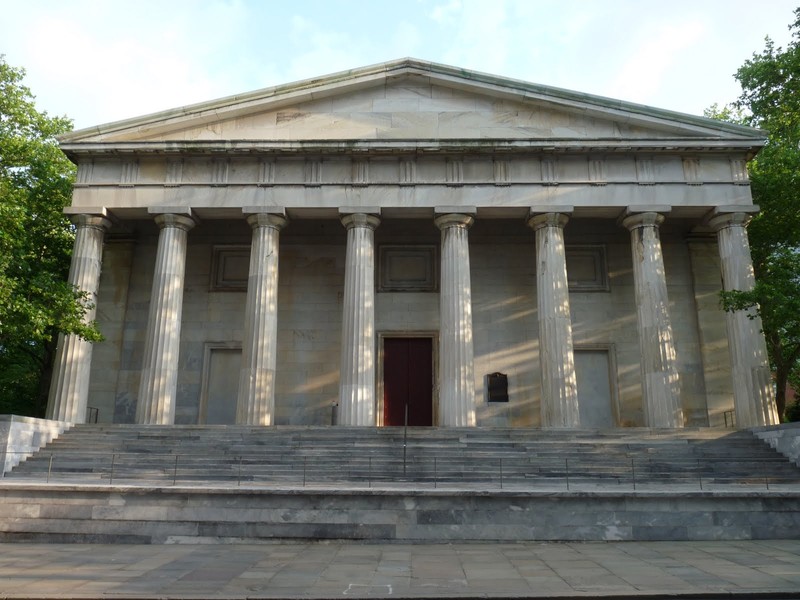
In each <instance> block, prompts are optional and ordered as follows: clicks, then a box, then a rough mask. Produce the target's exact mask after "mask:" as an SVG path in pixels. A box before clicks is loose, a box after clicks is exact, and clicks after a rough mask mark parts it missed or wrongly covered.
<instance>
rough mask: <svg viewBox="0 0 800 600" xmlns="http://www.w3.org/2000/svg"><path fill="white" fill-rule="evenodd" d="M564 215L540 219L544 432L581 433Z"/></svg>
mask: <svg viewBox="0 0 800 600" xmlns="http://www.w3.org/2000/svg"><path fill="white" fill-rule="evenodd" d="M568 220H569V215H568V214H566V213H564V212H549V213H542V214H534V215H532V216H531V218H530V219H529V220H528V225H530V226H531V227H532V228H533V230H534V231H535V232H536V298H537V303H538V309H539V310H538V313H539V363H540V365H541V370H542V405H541V407H542V408H541V410H542V426H543V427H579V426H580V411H579V408H578V384H577V381H576V379H575V358H574V356H573V352H572V321H571V319H570V312H569V287H568V284H567V257H566V253H565V251H564V226H565V225H566V224H567V221H568Z"/></svg>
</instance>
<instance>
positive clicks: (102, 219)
mask: <svg viewBox="0 0 800 600" xmlns="http://www.w3.org/2000/svg"><path fill="white" fill-rule="evenodd" d="M69 220H70V221H72V223H73V224H74V225H75V226H76V227H91V228H93V229H99V230H100V231H102V232H104V233H105V232H106V231H108V230H109V229H111V219H109V218H108V217H106V216H105V215H104V214H88V213H82V214H72V215H70V217H69Z"/></svg>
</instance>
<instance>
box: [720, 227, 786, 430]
mask: <svg viewBox="0 0 800 600" xmlns="http://www.w3.org/2000/svg"><path fill="white" fill-rule="evenodd" d="M749 221H750V215H749V214H747V213H746V212H721V211H719V212H718V213H717V214H716V215H715V216H713V217H712V218H711V219H710V220H709V225H711V227H712V228H713V229H714V230H715V231H716V232H717V243H718V245H719V254H720V259H721V267H722V286H723V288H724V289H725V291H731V290H741V291H745V292H746V291H750V290H752V289H753V286H754V285H755V276H754V274H753V262H752V259H751V257H750V243H749V241H748V239H747V230H746V229H745V227H746V226H747V223H748V222H749ZM725 320H726V323H727V326H728V347H729V349H730V355H731V370H732V373H733V400H734V408H735V410H736V425H737V427H740V428H745V427H757V426H760V425H774V424H777V423H778V422H779V419H778V411H777V408H776V406H775V396H774V392H773V389H772V374H771V372H770V368H769V360H768V357H767V346H766V342H765V340H764V334H763V333H762V332H761V328H762V325H761V318H760V317H759V316H758V315H756V314H755V312H754V311H753V310H749V311H748V310H737V311H734V312H726V313H725Z"/></svg>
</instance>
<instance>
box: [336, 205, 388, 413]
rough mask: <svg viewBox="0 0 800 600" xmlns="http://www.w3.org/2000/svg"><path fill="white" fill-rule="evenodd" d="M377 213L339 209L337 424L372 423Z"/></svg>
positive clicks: (377, 211)
mask: <svg viewBox="0 0 800 600" xmlns="http://www.w3.org/2000/svg"><path fill="white" fill-rule="evenodd" d="M379 212H380V211H379V209H370V211H369V213H366V212H359V213H350V212H347V211H345V210H344V209H342V210H340V213H342V217H341V220H342V225H344V226H345V227H346V228H347V256H346V259H345V273H344V308H343V312H342V369H341V373H340V375H339V377H340V379H339V408H338V413H337V415H338V424H339V425H373V426H374V425H375V228H376V227H377V226H378V225H379V224H380V219H379V218H378V216H376V215H377V214H379Z"/></svg>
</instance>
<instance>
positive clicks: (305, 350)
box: [89, 218, 732, 427]
mask: <svg viewBox="0 0 800 600" xmlns="http://www.w3.org/2000/svg"><path fill="white" fill-rule="evenodd" d="M689 227H690V224H689V223H684V222H682V221H680V220H677V221H674V222H672V223H670V222H669V220H668V221H667V223H666V224H665V225H664V226H663V227H662V244H663V250H664V260H665V268H666V276H667V283H668V293H669V299H670V310H671V316H672V323H673V331H674V336H675V343H676V349H677V353H678V357H677V358H678V370H679V373H680V376H681V383H682V387H681V390H682V392H681V394H682V395H681V399H682V405H683V409H684V413H685V415H686V417H687V424H689V425H708V424H712V425H720V424H722V423H721V414H722V411H723V410H727V409H729V408H731V404H732V399H731V388H730V378H729V377H725V375H726V371H725V368H726V367H725V365H727V364H728V357H727V343H726V342H725V337H724V315H723V313H721V312H720V311H719V309H718V308H717V309H716V311H715V310H714V305H713V303H714V299H715V298H716V290H718V289H719V277H718V275H717V278H716V280H714V278H713V269H714V268H715V266H716V265H715V264H714V262H713V257H712V256H711V255H713V253H714V252H715V251H716V245H715V244H713V243H711V244H707V246H708V251H707V252H706V251H705V250H704V253H703V254H702V255H701V254H699V253H698V250H697V248H696V247H695V246H692V245H691V244H687V242H686V237H685V236H686V232H687V231H688V228H689ZM126 229H127V231H125V232H114V234H113V235H111V236H110V241H109V243H108V244H107V245H106V248H105V262H104V269H103V273H102V276H101V283H100V293H99V301H98V322H99V324H100V328H101V331H102V332H103V333H104V335H105V336H106V341H105V342H101V343H100V344H98V347H97V348H96V351H95V360H94V363H93V365H92V378H91V391H90V400H89V405H90V406H93V407H97V408H98V409H99V411H100V412H99V419H100V421H101V422H110V421H114V422H118V423H126V422H132V421H133V419H134V414H135V402H136V398H137V395H138V386H139V377H140V369H141V363H142V353H143V346H144V339H145V331H146V325H147V316H148V304H149V299H150V288H151V284H152V283H151V282H152V273H153V263H154V259H155V250H156V241H157V231H156V228H155V226H154V225H153V224H152V223H150V222H148V221H128V222H126ZM469 235H470V260H471V278H472V301H473V323H474V325H473V329H474V353H475V388H476V398H477V405H478V411H477V419H478V424H479V425H484V426H528V427H530V426H534V427H535V426H538V425H539V424H540V406H539V398H540V394H541V392H540V368H539V357H538V351H539V348H538V324H537V315H536V311H537V302H536V289H535V288H536V276H535V264H536V263H535V244H534V234H533V231H531V230H530V229H529V228H528V227H526V226H525V224H524V221H523V220H522V219H520V220H509V219H494V220H493V219H478V220H477V221H476V223H475V225H474V226H473V228H472V229H471V230H470V233H469ZM439 236H440V233H439V231H438V230H437V229H436V227H435V225H434V224H433V222H432V220H430V221H429V220H426V219H410V220H398V219H391V218H385V219H384V220H383V221H382V223H381V225H380V226H379V227H378V228H377V230H376V233H375V239H376V245H378V246H379V247H380V246H381V245H382V244H399V245H402V244H406V245H407V244H427V245H432V246H434V247H438V244H439ZM565 239H566V243H567V246H568V247H570V246H576V245H579V246H580V245H584V246H585V245H593V246H598V247H602V249H603V251H604V253H605V260H606V264H607V281H608V286H607V289H605V290H598V291H580V290H577V291H572V292H571V293H570V304H571V312H572V326H573V335H574V341H575V347H576V349H602V350H603V351H607V352H608V355H609V360H610V364H611V374H610V385H611V388H612V403H613V407H612V409H613V415H614V421H615V422H616V424H617V425H618V426H632V425H642V424H643V416H642V407H641V394H642V393H641V386H640V371H639V359H640V356H641V354H640V352H639V342H638V337H637V325H636V312H635V301H634V289H633V276H632V269H631V250H630V237H629V233H628V232H627V231H625V230H624V229H623V228H621V227H620V226H619V225H617V223H616V221H615V220H614V219H583V220H582V219H575V220H574V221H571V222H570V223H569V224H568V225H567V227H566V229H565ZM249 245H250V230H249V228H248V227H247V224H246V223H245V222H244V221H243V220H238V221H207V222H203V223H200V225H198V226H197V227H196V228H195V229H194V230H192V231H191V232H190V234H189V248H188V254H187V256H188V258H187V269H186V273H187V275H186V285H185V293H184V305H183V325H182V336H181V349H180V367H179V380H178V400H177V402H178V404H177V410H176V422H177V423H197V422H203V419H204V418H205V414H206V408H205V403H206V402H207V397H208V395H209V386H211V382H209V380H208V376H207V374H206V373H205V372H204V370H206V371H207V367H206V366H204V365H205V363H207V362H208V361H209V357H210V356H211V353H212V352H213V351H214V349H216V348H222V349H229V350H232V351H236V349H237V348H240V347H241V343H242V337H243V332H242V327H243V323H244V304H245V295H246V293H245V288H244V287H241V286H240V287H238V288H237V287H236V286H235V285H234V286H233V287H231V288H229V289H225V288H224V287H223V288H222V289H221V288H219V287H217V288H214V287H213V286H212V284H211V282H212V280H213V279H214V277H215V273H213V272H212V268H213V265H214V264H215V263H214V256H215V252H216V249H218V248H230V247H233V248H239V249H240V252H244V253H245V256H246V252H247V249H248V248H249ZM703 248H704V249H705V247H703ZM344 257H345V230H344V228H343V227H342V226H341V224H340V223H339V222H338V221H337V220H335V219H327V220H313V219H308V220H302V219H297V220H294V221H291V222H290V224H289V225H288V226H287V227H286V228H285V229H284V230H283V231H282V232H281V246H280V270H279V292H278V355H277V376H276V422H277V423H278V424H294V425H299V424H309V425H311V424H314V425H324V424H328V423H330V422H331V411H332V408H331V407H332V405H333V404H334V403H335V401H336V400H337V397H338V385H339V368H340V351H341V348H340V344H341V322H342V321H341V319H342V313H341V311H342V291H343V283H344ZM244 261H245V262H243V263H242V264H243V265H244V267H241V265H240V269H241V268H244V269H245V275H246V258H245V259H244ZM709 280H710V281H709ZM375 301H376V312H375V323H376V330H377V333H378V334H379V336H380V335H381V334H385V335H391V334H397V333H404V332H414V333H418V334H421V335H431V336H434V337H435V336H436V335H437V332H438V329H439V299H438V293H437V292H436V291H430V292H419V291H417V292H378V293H377V294H376V298H375ZM378 351H380V348H378ZM434 354H436V350H435V351H434ZM378 356H380V354H379V352H378ZM727 368H728V371H727V373H729V367H727ZM380 372H381V371H380V367H379V368H378V379H379V381H378V382H376V383H377V384H378V386H379V390H380ZM494 372H501V373H504V374H507V375H508V380H509V402H508V403H488V402H487V398H486V381H485V377H486V375H487V374H489V373H494ZM228 376H229V378H230V383H228V384H223V385H222V389H226V387H225V386H227V387H228V388H230V401H231V402H235V398H236V385H237V383H236V382H237V377H238V374H237V373H229V374H228ZM216 384H219V382H216ZM378 412H379V414H380V410H379V411H378ZM709 413H711V415H710V416H709Z"/></svg>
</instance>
